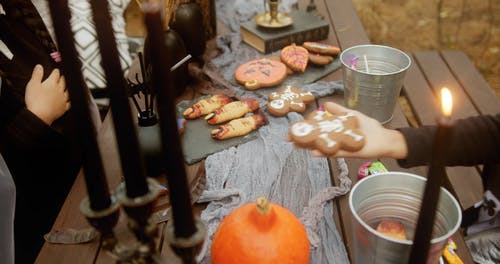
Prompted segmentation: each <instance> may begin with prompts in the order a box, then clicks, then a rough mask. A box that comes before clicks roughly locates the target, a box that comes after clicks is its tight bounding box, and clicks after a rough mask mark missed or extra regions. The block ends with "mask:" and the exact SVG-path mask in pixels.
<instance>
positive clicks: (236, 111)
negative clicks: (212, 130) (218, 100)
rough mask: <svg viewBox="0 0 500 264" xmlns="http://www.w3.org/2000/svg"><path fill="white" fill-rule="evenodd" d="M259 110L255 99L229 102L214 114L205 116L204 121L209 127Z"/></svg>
mask: <svg viewBox="0 0 500 264" xmlns="http://www.w3.org/2000/svg"><path fill="white" fill-rule="evenodd" d="M258 108H259V102H258V101H257V100H255V99H251V98H250V99H243V100H241V101H235V102H231V103H229V104H227V105H224V106H223V107H221V108H219V109H217V110H215V111H214V112H212V113H210V114H208V115H207V116H205V120H207V122H208V123H209V124H210V125H216V124H220V123H224V122H226V121H229V120H232V119H235V118H238V117H242V116H244V115H245V114H246V113H250V112H253V111H255V110H257V109H258Z"/></svg>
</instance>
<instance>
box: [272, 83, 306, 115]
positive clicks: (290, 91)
mask: <svg viewBox="0 0 500 264" xmlns="http://www.w3.org/2000/svg"><path fill="white" fill-rule="evenodd" d="M268 100H269V103H268V104H267V111H268V112H269V113H270V114H271V115H274V116H284V115H286V114H287V113H288V112H300V113H302V112H304V111H305V110H306V104H307V103H310V102H312V101H314V95H312V93H311V92H302V91H301V90H299V89H298V88H297V87H293V86H291V85H287V86H286V87H285V88H282V89H281V90H280V91H279V92H272V93H271V94H269V96H268Z"/></svg>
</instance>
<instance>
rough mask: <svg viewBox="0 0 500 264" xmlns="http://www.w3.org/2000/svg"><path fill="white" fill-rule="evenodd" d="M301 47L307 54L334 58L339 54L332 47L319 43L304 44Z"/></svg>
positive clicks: (334, 47)
mask: <svg viewBox="0 0 500 264" xmlns="http://www.w3.org/2000/svg"><path fill="white" fill-rule="evenodd" d="M302 46H303V47H304V48H306V49H307V50H308V51H309V52H311V53H315V54H321V55H330V56H335V55H338V54H339V53H340V49H339V48H338V47H336V46H333V45H328V44H324V43H319V42H308V41H306V42H304V43H302Z"/></svg>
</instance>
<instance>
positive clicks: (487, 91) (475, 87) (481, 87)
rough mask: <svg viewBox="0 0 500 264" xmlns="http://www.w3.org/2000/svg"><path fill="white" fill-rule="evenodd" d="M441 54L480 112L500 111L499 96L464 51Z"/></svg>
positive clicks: (483, 113)
mask: <svg viewBox="0 0 500 264" xmlns="http://www.w3.org/2000/svg"><path fill="white" fill-rule="evenodd" d="M441 56H442V57H443V59H444V61H445V62H446V64H447V65H448V67H449V68H450V70H451V72H452V74H453V76H454V77H455V78H456V79H457V80H458V82H459V83H460V85H461V86H462V87H463V88H464V91H465V93H466V94H467V95H468V96H469V99H470V100H471V102H472V104H473V105H474V107H475V108H476V109H477V110H478V111H479V113H480V114H482V115H495V114H498V113H499V112H500V101H499V100H498V97H497V96H496V94H495V93H494V91H493V89H491V87H490V85H489V84H488V83H487V82H486V80H485V79H484V78H483V76H482V75H481V73H480V72H479V71H478V70H477V68H476V67H475V66H474V64H473V63H472V61H471V60H470V59H469V58H468V57H467V55H466V54H465V53H464V52H462V51H456V50H446V51H442V52H441Z"/></svg>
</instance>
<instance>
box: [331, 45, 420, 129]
mask: <svg viewBox="0 0 500 264" xmlns="http://www.w3.org/2000/svg"><path fill="white" fill-rule="evenodd" d="M340 61H341V62H342V69H343V78H344V99H345V105H346V106H347V107H349V108H352V109H356V110H358V111H360V112H362V113H364V114H366V115H368V116H370V117H372V118H374V119H376V120H378V121H379V122H380V123H382V124H384V123H387V122H389V121H390V120H391V119H392V116H393V112H394V107H395V106H396V102H397V100H398V97H399V92H400V91H401V87H402V86H403V80H404V76H405V73H406V71H407V70H408V68H409V67H410V65H411V59H410V57H409V56H408V55H407V54H406V53H404V52H402V51H400V50H398V49H395V48H392V47H388V46H381V45H359V46H354V47H351V48H348V49H346V50H344V51H342V53H341V54H340Z"/></svg>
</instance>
